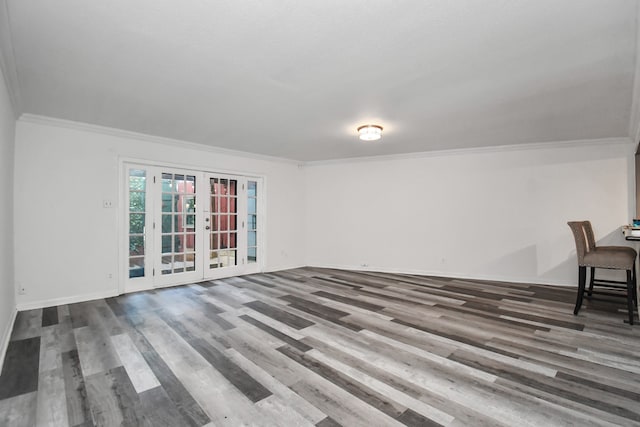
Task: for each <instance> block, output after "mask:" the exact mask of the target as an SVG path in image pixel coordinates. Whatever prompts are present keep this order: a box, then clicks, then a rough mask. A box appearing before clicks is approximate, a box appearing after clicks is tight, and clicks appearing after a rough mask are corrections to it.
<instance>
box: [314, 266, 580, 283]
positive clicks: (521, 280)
mask: <svg viewBox="0 0 640 427" xmlns="http://www.w3.org/2000/svg"><path fill="white" fill-rule="evenodd" d="M307 267H314V268H333V269H336V270H352V271H370V272H380V273H395V274H416V275H419V276H434V277H443V278H451V279H467V280H486V281H490V282H509V283H522V284H527V285H531V284H537V285H552V286H561V287H567V286H576V284H575V283H562V282H558V281H552V280H546V279H541V278H540V277H510V276H500V275H482V274H464V273H452V272H450V271H447V272H444V271H433V270H419V269H408V270H405V269H399V268H379V267H371V266H370V267H362V266H359V265H337V264H310V265H308V266H307Z"/></svg>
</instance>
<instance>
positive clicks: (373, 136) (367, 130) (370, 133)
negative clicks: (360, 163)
mask: <svg viewBox="0 0 640 427" xmlns="http://www.w3.org/2000/svg"><path fill="white" fill-rule="evenodd" d="M358 134H359V135H360V139H361V140H363V141H376V140H378V139H380V138H382V126H378V125H362V126H360V127H359V128H358Z"/></svg>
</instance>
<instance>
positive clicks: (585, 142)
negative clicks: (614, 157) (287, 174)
mask: <svg viewBox="0 0 640 427" xmlns="http://www.w3.org/2000/svg"><path fill="white" fill-rule="evenodd" d="M632 144H633V141H632V140H631V138H628V137H622V138H600V139H576V140H571V141H552V142H534V143H527V144H513V145H494V146H490V147H472V148H455V149H450V150H434V151H422V152H417V153H402V154H388V155H381V156H368V157H352V158H344V159H332V160H318V161H310V162H306V163H305V164H304V166H307V167H312V166H323V165H331V164H346V163H360V162H378V161H384V160H405V159H419V158H423V157H449V156H462V155H469V154H486V153H504V152H509V151H525V150H544V149H557V148H571V147H585V146H605V145H606V146H609V147H610V146H612V145H629V146H631V145H632Z"/></svg>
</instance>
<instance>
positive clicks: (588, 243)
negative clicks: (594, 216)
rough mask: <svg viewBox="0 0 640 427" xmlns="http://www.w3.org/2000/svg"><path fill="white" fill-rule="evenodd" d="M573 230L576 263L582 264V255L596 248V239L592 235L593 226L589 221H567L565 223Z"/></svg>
mask: <svg viewBox="0 0 640 427" xmlns="http://www.w3.org/2000/svg"><path fill="white" fill-rule="evenodd" d="M567 224H568V225H569V227H571V231H573V237H574V239H575V240H576V252H578V265H583V264H584V256H585V255H586V254H587V253H589V252H590V251H592V250H594V249H595V248H596V239H595V237H594V236H593V228H591V223H590V222H589V221H569V222H568V223H567Z"/></svg>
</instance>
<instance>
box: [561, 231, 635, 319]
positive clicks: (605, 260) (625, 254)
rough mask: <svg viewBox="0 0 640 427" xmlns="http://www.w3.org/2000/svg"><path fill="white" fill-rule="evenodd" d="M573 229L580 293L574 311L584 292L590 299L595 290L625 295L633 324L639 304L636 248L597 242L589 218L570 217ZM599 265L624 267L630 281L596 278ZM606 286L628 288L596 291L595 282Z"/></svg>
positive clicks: (574, 311)
mask: <svg viewBox="0 0 640 427" xmlns="http://www.w3.org/2000/svg"><path fill="white" fill-rule="evenodd" d="M567 224H568V225H569V227H571V231H573V237H574V238H575V240H576V251H577V252H578V297H577V299H576V307H575V309H574V310H573V314H578V311H580V307H581V306H582V299H583V297H584V294H585V293H586V294H587V298H588V299H590V298H591V296H592V295H593V294H600V295H610V296H626V297H627V309H628V311H629V324H630V325H633V309H634V306H635V305H637V286H636V257H637V256H638V254H637V252H636V250H635V249H633V248H630V247H627V246H596V241H595V238H594V236H593V229H592V228H591V223H590V222H589V221H571V222H568V223H567ZM587 267H590V270H591V272H590V276H591V277H590V280H589V289H585V287H586V279H587ZM596 268H606V269H611V270H625V271H626V272H627V281H626V282H621V281H615V280H602V279H596V278H595V271H596ZM594 285H596V286H601V287H603V288H605V289H626V293H620V292H612V291H606V290H604V291H594V290H593V286H594Z"/></svg>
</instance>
